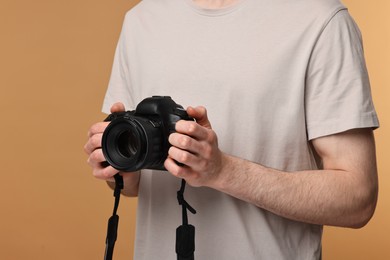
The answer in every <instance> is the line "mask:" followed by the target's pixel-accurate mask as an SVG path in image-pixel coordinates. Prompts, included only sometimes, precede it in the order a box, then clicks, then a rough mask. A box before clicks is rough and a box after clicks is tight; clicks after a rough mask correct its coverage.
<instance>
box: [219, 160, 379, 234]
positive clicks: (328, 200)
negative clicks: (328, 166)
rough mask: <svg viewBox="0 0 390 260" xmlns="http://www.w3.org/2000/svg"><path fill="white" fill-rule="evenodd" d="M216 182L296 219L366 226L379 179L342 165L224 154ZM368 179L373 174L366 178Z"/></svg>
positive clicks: (338, 224) (277, 212)
mask: <svg viewBox="0 0 390 260" xmlns="http://www.w3.org/2000/svg"><path fill="white" fill-rule="evenodd" d="M224 160H225V163H224V164H225V167H224V168H223V169H224V170H223V172H221V174H220V176H222V177H221V178H220V179H219V181H218V182H215V183H214V184H213V185H212V188H214V189H217V190H220V191H222V192H224V193H227V194H230V195H231V196H234V197H236V198H238V199H241V200H244V201H247V202H249V203H252V204H254V205H256V206H258V207H261V208H263V209H266V210H268V211H271V212H273V213H275V214H277V215H280V216H283V217H285V218H289V219H293V220H296V221H301V222H307V223H312V224H321V225H334V226H344V227H361V226H364V225H365V224H366V223H367V221H368V220H369V219H370V218H371V216H372V214H373V211H374V209H375V204H376V190H377V184H376V182H375V181H374V182H373V183H362V181H364V180H363V179H361V178H355V176H354V173H352V172H346V171H343V170H312V171H300V172H294V173H292V172H291V173H290V172H282V171H278V170H274V169H270V168H266V167H264V166H261V165H259V164H255V163H252V162H249V161H246V160H242V159H239V158H235V157H231V156H225V157H224ZM367 181H368V182H369V181H370V180H367Z"/></svg>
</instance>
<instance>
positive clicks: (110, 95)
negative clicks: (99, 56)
mask: <svg viewBox="0 0 390 260" xmlns="http://www.w3.org/2000/svg"><path fill="white" fill-rule="evenodd" d="M126 30H127V28H126V19H125V21H124V23H123V26H122V31H121V34H120V37H119V40H118V44H117V47H116V50H115V55H114V62H113V66H112V71H111V77H110V81H109V83H108V88H107V91H106V95H105V97H104V101H103V108H102V111H103V112H104V113H107V114H109V113H110V108H111V106H112V105H113V104H114V103H116V102H122V103H123V104H124V105H125V108H126V109H127V110H133V109H134V102H133V98H132V97H133V95H132V93H131V87H132V86H131V76H130V70H129V63H128V59H129V58H131V57H128V52H127V50H126V47H127V46H126V44H127V42H128V39H127V38H128V37H127V33H126Z"/></svg>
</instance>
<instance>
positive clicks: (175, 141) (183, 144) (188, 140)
mask: <svg viewBox="0 0 390 260" xmlns="http://www.w3.org/2000/svg"><path fill="white" fill-rule="evenodd" d="M168 141H169V143H170V144H171V145H172V146H174V147H178V148H180V149H182V150H186V151H189V152H191V153H193V154H199V153H200V151H201V149H202V145H201V143H199V141H197V140H195V139H193V138H192V137H190V136H188V135H185V134H180V133H173V134H171V135H170V136H169V137H168Z"/></svg>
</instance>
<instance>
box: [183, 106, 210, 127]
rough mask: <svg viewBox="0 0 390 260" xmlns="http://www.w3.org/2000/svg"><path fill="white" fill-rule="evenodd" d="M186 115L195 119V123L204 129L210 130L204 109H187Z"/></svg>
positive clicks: (199, 107) (200, 107)
mask: <svg viewBox="0 0 390 260" xmlns="http://www.w3.org/2000/svg"><path fill="white" fill-rule="evenodd" d="M187 114H188V115H189V116H190V117H193V118H195V120H196V122H197V123H198V124H199V125H201V126H203V127H206V128H209V129H211V123H210V121H209V119H208V117H207V110H206V108H205V107H202V106H198V107H195V108H193V107H188V108H187Z"/></svg>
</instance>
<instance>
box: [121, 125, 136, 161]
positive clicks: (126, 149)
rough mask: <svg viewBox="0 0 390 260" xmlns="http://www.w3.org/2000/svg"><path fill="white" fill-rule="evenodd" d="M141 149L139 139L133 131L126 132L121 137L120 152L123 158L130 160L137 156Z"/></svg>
mask: <svg viewBox="0 0 390 260" xmlns="http://www.w3.org/2000/svg"><path fill="white" fill-rule="evenodd" d="M139 148H140V147H139V139H137V137H136V136H135V134H134V132H133V131H131V130H126V131H124V132H123V133H121V134H120V135H119V137H118V150H119V153H120V154H121V155H122V156H123V157H126V158H128V159H130V158H131V157H133V156H135V155H136V153H137V151H138V150H139Z"/></svg>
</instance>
